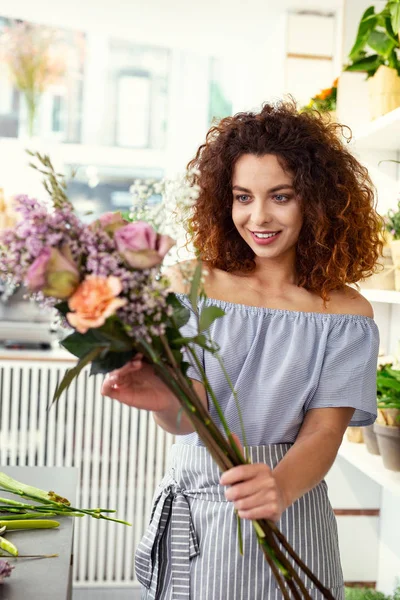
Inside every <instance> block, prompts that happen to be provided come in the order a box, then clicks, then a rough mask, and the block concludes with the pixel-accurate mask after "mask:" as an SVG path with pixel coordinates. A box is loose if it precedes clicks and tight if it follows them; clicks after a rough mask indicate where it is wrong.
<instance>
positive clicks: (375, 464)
mask: <svg viewBox="0 0 400 600" xmlns="http://www.w3.org/2000/svg"><path fill="white" fill-rule="evenodd" d="M352 146H353V149H354V153H355V154H356V155H357V158H358V159H359V160H360V161H361V162H363V164H365V165H366V166H367V168H368V169H369V172H370V175H371V178H372V180H373V181H374V183H375V185H376V187H377V189H378V200H379V206H378V210H379V211H380V212H381V214H385V213H386V211H387V210H388V209H389V208H394V207H395V202H396V197H397V193H398V190H399V189H400V181H398V174H399V172H400V166H398V165H394V164H390V163H386V164H384V165H382V167H377V165H378V163H379V161H380V160H384V159H397V158H398V157H399V152H400V108H397V109H396V110H394V111H392V112H390V113H388V114H386V115H384V116H382V117H379V118H378V119H375V120H374V121H371V122H369V123H366V124H365V125H364V126H362V127H360V128H358V129H356V130H355V131H354V138H353V141H352ZM371 165H373V167H372V168H371ZM385 178H386V179H387V181H385ZM360 293H361V294H362V295H363V296H364V297H365V298H367V300H369V301H370V302H371V303H372V305H373V309H374V318H375V321H376V323H377V325H378V328H379V333H380V342H381V351H383V352H384V354H397V352H398V350H399V341H400V292H399V291H394V290H380V289H370V288H361V289H360ZM334 468H335V471H334V472H333V473H332V482H333V483H334V484H335V485H339V486H340V487H341V488H342V489H341V492H338V493H339V497H340V499H341V501H342V502H343V503H344V505H345V506H354V507H355V508H359V509H360V510H363V509H371V508H372V509H379V516H375V517H367V516H363V517H362V519H363V522H362V524H361V517H360V518H357V517H354V518H353V521H352V522H351V523H350V521H349V519H351V518H352V517H349V516H346V517H339V518H338V521H339V529H340V526H341V527H342V528H341V534H342V543H343V546H344V553H346V552H347V553H348V554H347V559H348V562H349V564H351V565H352V566H354V569H356V570H357V568H358V567H359V563H360V560H361V566H360V569H361V573H362V575H363V576H367V575H368V577H369V579H370V580H371V581H376V584H377V589H378V590H380V591H382V592H384V593H387V594H389V593H393V589H394V586H395V579H396V577H398V576H400V552H399V542H398V541H399V540H400V516H399V515H400V513H399V508H398V507H399V506H400V472H399V473H397V472H394V471H390V470H388V469H386V468H385V467H384V465H383V461H382V458H381V457H380V456H375V455H372V454H370V453H369V452H368V451H367V449H366V446H365V444H355V443H351V442H349V441H348V440H347V438H346V437H345V438H344V439H343V442H342V444H341V447H340V449H339V452H338V460H337V461H336V462H335V465H334ZM335 491H337V490H335ZM372 497H373V499H372ZM346 503H347V504H346ZM352 503H353V504H352ZM340 519H342V522H341V521H340ZM343 520H345V522H344V523H343ZM357 527H359V532H360V535H361V538H360V540H361V545H362V547H360V548H359V549H358V550H359V551H358V553H359V554H360V556H361V555H362V553H363V552H364V550H365V549H366V548H367V549H368V551H366V554H365V557H364V558H360V557H358V558H357V559H356V560H355V561H353V552H354V536H356V535H358V534H357V533H356V532H357V531H358V530H357ZM362 536H364V537H362ZM368 560H369V561H370V562H368ZM352 561H353V563H352ZM367 565H368V566H367ZM353 579H354V577H353Z"/></svg>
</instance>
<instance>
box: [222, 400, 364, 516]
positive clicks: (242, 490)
mask: <svg viewBox="0 0 400 600" xmlns="http://www.w3.org/2000/svg"><path fill="white" fill-rule="evenodd" d="M353 413H354V409H353V408H347V407H343V408H342V407H341V408H315V409H311V410H309V411H308V412H307V414H306V416H305V419H304V421H303V425H302V427H301V429H300V432H299V435H298V436H297V439H296V442H295V443H294V444H293V446H292V447H291V449H290V450H289V451H288V452H287V453H286V454H285V456H284V457H283V459H282V460H281V461H280V462H279V464H278V465H277V466H276V467H275V469H273V470H272V469H271V468H270V467H269V466H268V465H266V464H264V463H257V464H252V465H241V466H239V467H234V468H233V469H230V470H229V471H226V473H224V474H223V475H222V477H221V485H229V486H231V487H230V488H228V489H227V490H226V492H225V495H226V498H227V499H228V500H232V501H233V502H234V505H235V508H236V509H237V510H238V512H239V516H240V517H242V518H244V519H270V520H272V521H279V519H280V518H281V515H282V513H283V512H284V510H286V508H288V507H289V506H290V505H291V504H292V503H293V502H295V500H297V499H298V498H300V497H301V496H303V494H305V493H306V492H308V491H309V490H311V489H312V488H313V487H314V486H316V485H317V484H318V483H319V482H320V481H321V480H322V479H323V478H324V476H325V475H326V473H327V472H328V471H329V469H330V468H331V466H332V464H333V462H334V460H335V458H336V455H337V451H338V449H339V446H340V444H341V442H342V438H343V434H344V432H345V430H346V427H347V426H348V424H349V422H350V419H351V417H352V415H353Z"/></svg>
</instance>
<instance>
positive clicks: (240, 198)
mask: <svg viewBox="0 0 400 600" xmlns="http://www.w3.org/2000/svg"><path fill="white" fill-rule="evenodd" d="M249 198H250V196H247V195H246V194H240V195H239V196H235V200H237V201H238V202H247V201H248V200H249Z"/></svg>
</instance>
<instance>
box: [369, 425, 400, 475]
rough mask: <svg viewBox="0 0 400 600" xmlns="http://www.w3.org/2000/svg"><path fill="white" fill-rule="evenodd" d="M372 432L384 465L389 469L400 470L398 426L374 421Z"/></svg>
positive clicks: (399, 435)
mask: <svg viewBox="0 0 400 600" xmlns="http://www.w3.org/2000/svg"><path fill="white" fill-rule="evenodd" d="M374 432H375V433H376V437H377V440H378V446H379V450H380V453H381V455H382V460H383V465H384V467H385V468H386V469H389V470H390V471H400V427H392V426H390V425H380V424H379V423H375V424H374Z"/></svg>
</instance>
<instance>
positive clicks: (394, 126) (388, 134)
mask: <svg viewBox="0 0 400 600" xmlns="http://www.w3.org/2000/svg"><path fill="white" fill-rule="evenodd" d="M354 141H355V145H356V147H357V150H359V151H360V152H361V151H362V150H366V149H368V150H369V149H373V150H378V149H384V150H394V151H397V150H399V149H400V108H396V110H392V111H391V112H390V113H387V114H386V115H383V116H382V117H378V118H377V119H375V120H374V121H371V122H370V123H367V124H366V125H364V126H363V127H362V128H360V129H358V131H357V130H356V131H355V132H354Z"/></svg>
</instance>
